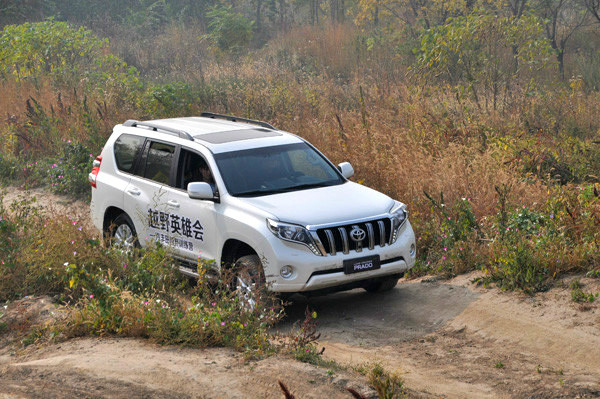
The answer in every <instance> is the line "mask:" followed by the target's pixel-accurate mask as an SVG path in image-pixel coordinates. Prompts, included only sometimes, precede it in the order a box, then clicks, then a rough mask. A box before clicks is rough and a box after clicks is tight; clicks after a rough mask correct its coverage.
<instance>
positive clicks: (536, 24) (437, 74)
mask: <svg viewBox="0 0 600 399" xmlns="http://www.w3.org/2000/svg"><path fill="white" fill-rule="evenodd" d="M514 49H516V51H517V53H516V55H513V51H514ZM550 54H551V50H550V47H549V45H548V42H547V40H546V38H545V37H544V32H543V26H542V24H541V23H540V21H539V19H537V18H535V17H525V16H524V17H521V18H519V19H513V18H512V17H498V16H497V15H492V14H469V15H467V16H465V17H457V18H449V19H448V22H447V23H446V24H444V25H440V26H437V27H434V28H431V29H428V30H425V31H424V32H423V34H422V36H421V48H420V49H419V53H418V70H419V72H420V74H421V76H423V77H424V78H426V79H438V80H442V81H445V82H449V83H451V84H453V85H454V87H455V88H456V89H457V90H458V91H460V92H462V91H464V90H466V91H468V92H470V93H471V97H472V99H473V101H474V102H475V103H476V104H477V106H478V107H479V108H483V107H485V109H488V108H489V104H490V103H491V106H492V108H493V109H494V110H495V109H497V107H498V102H499V100H500V96H501V94H502V92H503V93H504V100H505V102H507V99H508V96H509V94H510V87H511V84H512V83H513V81H515V80H517V79H518V78H519V77H520V75H522V74H523V73H524V72H525V71H523V70H514V68H513V67H512V61H513V57H514V58H516V59H517V61H518V62H519V63H522V64H523V65H525V66H526V67H527V68H524V69H526V70H530V71H532V70H536V69H540V68H543V67H544V66H545V65H546V63H547V60H548V57H549V55H550Z"/></svg>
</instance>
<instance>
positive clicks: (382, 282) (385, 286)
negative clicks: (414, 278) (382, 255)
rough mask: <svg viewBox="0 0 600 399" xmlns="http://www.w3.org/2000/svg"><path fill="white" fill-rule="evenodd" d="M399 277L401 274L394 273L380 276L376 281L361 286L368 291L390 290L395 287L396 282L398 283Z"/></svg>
mask: <svg viewBox="0 0 600 399" xmlns="http://www.w3.org/2000/svg"><path fill="white" fill-rule="evenodd" d="M400 277H402V274H394V275H393V276H388V277H382V278H380V279H378V280H376V281H372V282H370V283H367V284H365V286H364V287H363V288H364V289H365V290H366V291H367V292H370V293H377V292H386V291H391V290H393V289H394V287H396V284H398V280H400Z"/></svg>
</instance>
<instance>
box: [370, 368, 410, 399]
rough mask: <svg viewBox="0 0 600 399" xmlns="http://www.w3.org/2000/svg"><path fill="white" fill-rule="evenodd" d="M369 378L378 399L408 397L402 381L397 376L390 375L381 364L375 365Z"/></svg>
mask: <svg viewBox="0 0 600 399" xmlns="http://www.w3.org/2000/svg"><path fill="white" fill-rule="evenodd" d="M368 377H369V382H370V383H371V385H372V386H373V388H375V392H377V397H378V398H380V399H400V398H404V397H405V396H406V394H405V392H404V382H403V381H402V379H401V378H400V377H399V376H397V375H395V374H390V373H389V372H388V371H387V370H385V369H384V368H383V366H382V365H381V364H379V363H376V364H374V365H373V367H372V369H371V370H370V371H369V374H368Z"/></svg>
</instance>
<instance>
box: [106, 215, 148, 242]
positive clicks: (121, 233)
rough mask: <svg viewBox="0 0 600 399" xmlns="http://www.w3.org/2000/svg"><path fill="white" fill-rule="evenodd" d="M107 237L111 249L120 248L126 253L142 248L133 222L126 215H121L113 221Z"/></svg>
mask: <svg viewBox="0 0 600 399" xmlns="http://www.w3.org/2000/svg"><path fill="white" fill-rule="evenodd" d="M107 236H108V240H109V241H108V244H109V246H111V247H119V248H122V249H123V250H124V251H132V250H133V249H136V248H139V247H140V243H139V241H138V239H137V232H136V231H135V226H134V225H133V221H132V220H131V218H130V217H129V216H127V214H126V213H121V214H120V215H119V216H117V217H116V218H115V219H114V220H113V221H112V223H111V224H110V228H109V231H108V232H107Z"/></svg>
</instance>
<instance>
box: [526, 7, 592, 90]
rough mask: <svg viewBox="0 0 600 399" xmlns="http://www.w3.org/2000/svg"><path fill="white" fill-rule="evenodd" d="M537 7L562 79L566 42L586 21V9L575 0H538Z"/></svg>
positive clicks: (563, 76) (563, 75)
mask: <svg viewBox="0 0 600 399" xmlns="http://www.w3.org/2000/svg"><path fill="white" fill-rule="evenodd" d="M538 9H539V12H540V16H541V17H542V18H543V19H544V25H545V32H546V36H547V37H548V40H549V41H550V45H551V46H552V49H553V50H554V52H555V53H556V60H557V61H558V69H559V73H560V78H561V79H563V80H564V78H565V66H564V62H565V61H564V57H565V51H566V48H567V43H568V41H569V38H570V37H571V36H572V35H573V33H575V31H577V30H578V29H579V28H581V27H582V26H583V25H584V24H585V23H586V21H587V19H588V15H589V14H588V10H587V9H586V8H585V7H584V6H582V5H581V4H580V3H579V2H577V1H575V0H540V2H539V4H538Z"/></svg>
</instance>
